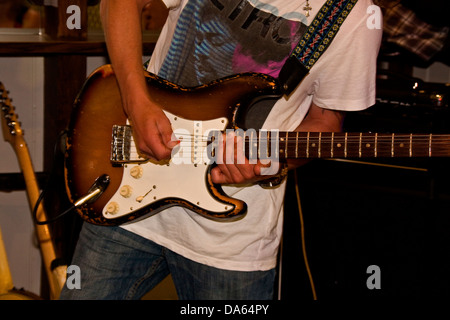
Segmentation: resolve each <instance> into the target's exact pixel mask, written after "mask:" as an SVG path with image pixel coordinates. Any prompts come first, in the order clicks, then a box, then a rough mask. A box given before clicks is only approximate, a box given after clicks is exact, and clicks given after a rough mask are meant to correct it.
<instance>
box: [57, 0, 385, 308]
mask: <svg viewBox="0 0 450 320" xmlns="http://www.w3.org/2000/svg"><path fill="white" fill-rule="evenodd" d="M153 1H160V0H130V1H123V0H103V1H102V2H101V17H102V21H103V24H104V30H105V34H106V39H107V45H108V50H109V55H110V58H111V62H112V65H113V68H114V71H115V73H116V76H117V78H118V81H119V87H120V90H121V94H122V99H123V105H124V109H125V111H126V113H127V115H128V117H129V119H130V121H131V123H132V125H133V130H134V135H135V139H136V144H137V146H138V148H139V149H140V151H141V152H142V153H144V154H146V155H147V156H148V157H150V158H153V159H157V160H161V159H168V158H169V157H170V156H171V150H172V148H174V147H175V146H176V144H177V143H178V142H177V141H173V140H172V129H171V125H170V122H169V120H168V119H167V117H166V116H165V114H164V113H163V111H162V110H161V108H160V106H158V105H157V104H155V103H154V102H153V101H152V97H151V96H149V94H148V92H147V89H146V84H145V81H144V76H143V72H142V65H141V62H142V56H141V52H142V44H141V41H142V39H141V23H140V15H141V11H142V9H143V7H144V6H145V5H147V4H149V3H150V2H153ZM163 2H164V5H165V6H166V7H167V8H168V10H169V15H168V18H167V21H166V24H165V25H164V27H163V30H162V32H161V35H160V38H159V40H158V43H157V44H156V47H155V50H154V54H153V56H152V58H151V61H150V64H149V67H148V69H149V71H151V72H153V73H156V74H158V75H159V76H161V77H162V78H165V79H168V80H170V81H172V82H174V83H177V84H180V85H183V86H196V85H200V84H204V83H207V82H209V81H212V80H215V79H218V78H221V77H224V76H228V75H231V74H236V73H241V72H247V71H254V72H261V73H266V74H270V75H272V76H273V77H277V76H278V74H279V72H280V69H281V67H282V66H283V64H284V62H285V60H286V59H287V57H288V56H289V54H290V52H291V50H292V49H293V48H294V47H295V46H296V45H297V43H298V42H299V40H300V38H301V36H302V35H303V33H304V32H305V30H306V28H307V25H309V24H310V23H311V21H312V20H313V18H314V16H315V15H316V13H317V12H318V11H319V10H320V8H321V7H322V5H323V4H324V2H325V0H309V1H304V0H299V1H292V0H253V1H250V0H163ZM372 4H373V3H372V2H371V0H360V1H358V2H357V4H356V5H355V7H354V8H353V10H352V11H351V13H350V14H349V16H348V17H347V19H346V20H345V22H344V23H343V25H342V26H341V29H340V31H339V32H338V34H337V35H336V37H335V39H334V40H333V43H332V44H331V45H330V47H329V48H328V49H327V51H326V52H325V53H324V54H323V56H322V57H321V58H320V60H319V61H318V62H317V63H316V64H315V65H314V67H313V68H312V69H311V71H310V73H309V74H308V75H307V76H306V78H304V80H303V82H302V83H301V84H300V85H299V86H298V87H297V88H296V89H295V90H294V91H293V92H292V94H291V95H290V96H289V97H286V96H283V97H282V98H281V99H280V100H278V101H277V102H276V103H275V105H274V106H273V108H272V109H271V112H270V113H269V114H268V116H267V118H266V120H265V122H264V124H263V127H264V128H267V129H279V130H284V131H319V132H326V131H340V130H341V126H342V122H343V118H344V112H346V111H355V110H362V109H365V108H368V107H369V106H371V105H373V104H374V103H375V73H376V57H377V54H378V48H379V45H380V38H381V30H377V29H369V28H368V27H367V19H368V18H369V14H368V13H367V11H368V10H367V9H368V7H369V6H370V5H372ZM211 107H212V108H213V107H214V106H211ZM233 147H234V145H233V144H231V145H230V144H227V145H224V146H223V148H224V149H225V150H226V149H227V148H228V149H229V148H233ZM219 154H220V152H219ZM223 163H225V161H223ZM288 165H289V168H294V167H295V166H298V165H301V162H299V161H297V162H289V163H288ZM263 169H264V165H263V164H262V163H261V162H258V163H256V164H250V163H249V162H248V161H247V162H246V163H245V164H237V163H234V164H218V165H217V166H216V167H214V169H213V170H212V172H211V175H212V179H213V181H214V182H215V183H219V184H223V185H225V186H224V190H225V192H226V193H227V194H228V195H230V196H233V197H236V198H239V199H242V200H244V201H245V202H246V203H247V205H248V212H247V215H246V216H245V217H244V218H243V219H241V220H239V221H235V222H216V221H211V220H209V219H205V218H204V217H201V216H199V215H198V214H196V213H194V212H189V210H186V209H183V208H180V207H172V208H170V209H168V210H166V211H163V212H160V213H158V214H156V215H154V216H152V217H150V218H147V219H144V220H142V221H138V222H134V223H130V224H127V225H126V226H120V227H103V226H95V225H91V224H87V223H85V224H84V226H83V230H82V231H81V234H80V239H79V242H78V246H77V249H76V253H75V255H74V258H73V261H72V264H75V265H78V266H79V267H80V270H81V277H82V278H81V290H67V288H66V289H65V290H63V293H62V296H61V298H63V299H139V298H141V297H142V296H143V295H144V294H145V293H147V292H148V291H149V290H150V289H151V288H153V287H154V286H155V285H156V284H157V283H158V282H160V281H161V280H162V279H164V278H165V277H166V276H167V275H168V274H169V273H171V274H172V278H173V281H174V284H175V286H176V289H177V293H178V296H179V298H180V299H272V298H273V287H274V279H275V267H276V263H277V253H278V248H279V244H280V239H281V230H282V222H283V216H282V212H283V198H284V190H285V189H284V188H285V182H284V181H281V180H282V179H278V178H279V176H278V174H276V175H274V176H267V175H265V174H264V171H263ZM283 171H284V170H283ZM268 179H272V180H271V182H272V183H271V185H272V186H271V187H267V183H266V182H268ZM275 180H279V181H275ZM275 182H281V183H279V184H277V183H275ZM263 186H265V187H263ZM173 187H174V188H176V186H173Z"/></svg>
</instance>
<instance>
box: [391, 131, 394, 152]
mask: <svg viewBox="0 0 450 320" xmlns="http://www.w3.org/2000/svg"><path fill="white" fill-rule="evenodd" d="M394 135H395V134H394V133H392V140H391V157H392V158H393V157H394Z"/></svg>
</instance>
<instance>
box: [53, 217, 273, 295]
mask: <svg viewBox="0 0 450 320" xmlns="http://www.w3.org/2000/svg"><path fill="white" fill-rule="evenodd" d="M71 264H72V265H76V266H78V267H79V270H80V274H81V281H80V284H81V289H68V288H67V287H66V286H64V288H63V290H62V293H61V297H60V298H61V299H83V300H91V299H92V300H93V299H111V300H126V299H140V298H141V297H142V296H143V295H145V294H146V293H147V292H149V291H150V290H151V289H152V288H153V287H154V286H156V285H157V284H158V283H159V282H160V281H162V280H163V279H164V278H165V277H166V276H167V275H168V274H169V273H171V274H172V279H173V282H174V284H175V287H176V289H177V294H178V297H179V299H189V300H195V299H198V300H208V299H230V300H238V299H248V300H251V299H257V300H270V299H272V298H273V286H274V281H275V269H272V270H269V271H254V272H240V271H230V270H222V269H217V268H213V267H209V266H206V265H202V264H199V263H196V262H194V261H191V260H189V259H186V258H184V257H182V256H180V255H178V254H176V253H175V252H172V251H170V250H168V249H166V248H164V247H162V246H160V245H158V244H156V243H154V242H152V241H150V240H148V239H145V238H142V237H140V236H138V235H136V234H134V233H131V232H129V231H127V230H124V229H122V228H120V227H102V226H95V225H92V224H88V223H85V224H84V225H83V228H82V231H81V233H80V238H79V240H78V244H77V248H76V250H75V254H74V257H73V260H72V263H71Z"/></svg>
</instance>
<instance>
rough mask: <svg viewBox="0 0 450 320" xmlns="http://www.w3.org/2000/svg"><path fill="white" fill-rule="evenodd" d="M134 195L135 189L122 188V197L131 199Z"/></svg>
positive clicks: (125, 186) (126, 186) (127, 186)
mask: <svg viewBox="0 0 450 320" xmlns="http://www.w3.org/2000/svg"><path fill="white" fill-rule="evenodd" d="M132 193H133V189H132V188H131V187H130V186H129V185H124V186H122V187H121V188H120V195H121V196H122V197H124V198H129V197H130V196H131V194H132Z"/></svg>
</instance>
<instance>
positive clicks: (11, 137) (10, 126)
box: [0, 82, 22, 144]
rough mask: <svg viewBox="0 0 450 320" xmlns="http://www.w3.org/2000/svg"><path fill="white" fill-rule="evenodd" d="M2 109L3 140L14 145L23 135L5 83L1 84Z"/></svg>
mask: <svg viewBox="0 0 450 320" xmlns="http://www.w3.org/2000/svg"><path fill="white" fill-rule="evenodd" d="M0 109H1V112H2V116H1V121H2V130H3V139H5V141H8V142H10V143H11V144H14V143H15V141H16V137H17V136H21V135H22V129H21V128H20V124H19V121H18V120H17V115H16V113H15V112H14V107H13V106H12V104H11V99H10V98H9V97H8V91H6V89H5V87H4V86H3V83H1V82H0Z"/></svg>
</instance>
